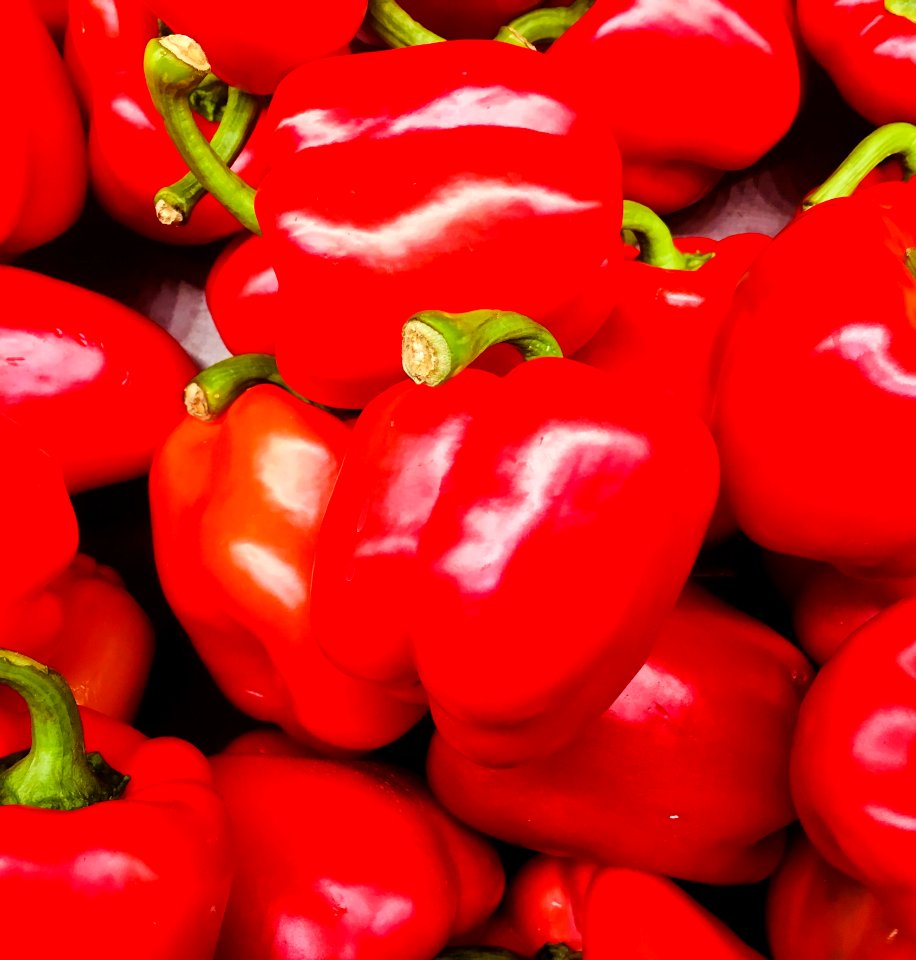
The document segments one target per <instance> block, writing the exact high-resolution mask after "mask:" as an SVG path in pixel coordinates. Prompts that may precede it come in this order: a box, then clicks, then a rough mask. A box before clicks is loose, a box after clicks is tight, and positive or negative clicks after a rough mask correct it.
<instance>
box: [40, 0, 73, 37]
mask: <svg viewBox="0 0 916 960" xmlns="http://www.w3.org/2000/svg"><path fill="white" fill-rule="evenodd" d="M68 4H69V0H31V6H32V9H33V10H34V11H35V12H36V13H37V14H38V16H39V17H41V19H42V21H43V23H44V24H45V26H46V27H47V28H48V30H50V32H51V35H52V36H53V37H54V38H55V39H58V38H59V39H63V36H64V31H65V30H66V28H67V8H68Z"/></svg>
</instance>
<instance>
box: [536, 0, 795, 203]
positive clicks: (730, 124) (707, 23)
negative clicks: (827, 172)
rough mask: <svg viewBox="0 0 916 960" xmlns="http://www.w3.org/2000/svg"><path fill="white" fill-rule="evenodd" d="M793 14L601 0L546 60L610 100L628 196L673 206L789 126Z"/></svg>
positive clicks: (663, 0)
mask: <svg viewBox="0 0 916 960" xmlns="http://www.w3.org/2000/svg"><path fill="white" fill-rule="evenodd" d="M790 17H791V13H790V11H789V8H788V5H787V4H785V3H760V2H758V0H692V2H690V3H679V2H671V0H596V2H595V5H594V6H593V7H592V8H591V10H589V11H588V13H586V14H585V15H584V16H583V17H582V18H581V20H579V22H578V23H576V24H574V25H573V26H572V27H571V28H570V29H569V30H567V32H566V33H565V34H564V35H563V36H562V37H560V38H559V39H558V40H556V41H555V42H554V43H553V45H552V46H551V47H550V50H549V51H548V53H547V57H548V58H550V59H555V60H556V61H557V62H558V63H559V64H560V65H561V66H562V67H563V69H564V70H566V71H567V72H568V73H569V74H570V75H571V76H573V77H576V78H577V80H578V82H579V83H580V84H581V85H582V86H584V87H588V88H589V89H591V90H593V91H595V92H600V93H601V94H602V95H603V96H604V98H605V100H606V102H607V108H608V114H609V116H610V122H611V126H612V129H613V131H614V135H615V136H616V137H617V142H618V144H619V146H620V151H621V153H622V155H623V192H624V196H626V197H627V199H629V200H638V201H639V202H641V203H645V204H647V205H648V206H650V207H651V208H652V209H653V210H655V211H657V212H658V213H666V212H669V211H671V210H677V209H680V208H681V207H686V206H688V205H689V204H691V203H693V202H694V201H696V200H698V199H699V198H700V197H702V196H703V195H704V194H706V193H707V192H708V191H709V190H710V189H711V188H712V187H713V186H714V184H715V183H716V182H717V181H718V180H719V178H720V177H721V175H722V174H723V173H724V172H725V171H726V170H739V169H743V168H744V167H748V166H750V165H751V164H752V163H754V162H755V161H756V160H758V159H760V157H762V156H763V155H764V154H765V153H766V152H767V151H768V150H769V149H770V148H771V147H773V146H774V145H775V144H776V143H777V142H778V141H779V140H780V139H781V138H782V136H783V135H784V134H785V133H786V131H787V130H788V129H789V127H790V125H791V124H792V121H793V120H794V118H795V115H796V113H797V111H798V106H799V101H800V97H801V84H800V77H799V65H798V54H797V52H796V49H795V43H794V39H793V33H792V25H791V21H790ZM724 78H727V80H725V79H724ZM749 91H765V96H764V95H762V94H761V96H760V98H759V99H756V98H755V97H754V95H753V94H749ZM749 98H750V99H749Z"/></svg>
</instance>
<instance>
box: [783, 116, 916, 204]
mask: <svg viewBox="0 0 916 960" xmlns="http://www.w3.org/2000/svg"><path fill="white" fill-rule="evenodd" d="M889 157H900V159H901V161H902V162H903V175H904V179H906V180H909V179H910V177H912V176H913V174H914V173H916V126H914V125H913V124H911V123H888V124H885V126H883V127H878V129H877V130H873V131H872V132H871V133H870V134H869V135H868V136H867V137H866V138H865V139H864V140H863V141H862V142H861V143H860V144H859V145H858V146H857V147H855V148H854V149H853V151H852V153H850V154H849V156H848V157H847V158H846V159H845V160H844V161H843V162H842V163H841V164H840V165H839V166H838V167H837V168H836V170H834V172H833V173H832V174H831V175H830V176H829V177H828V178H827V179H826V180H825V181H824V182H823V183H822V184H821V185H820V186H819V187H818V188H817V189H816V190H813V191H812V192H811V193H809V194H808V196H807V197H805V199H804V200H803V201H802V206H803V207H805V208H806V209H807V208H808V207H813V206H814V205H815V204H818V203H823V202H824V201H825V200H834V199H836V198H837V197H848V196H849V195H850V194H852V193H853V191H854V190H855V189H856V187H857V186H858V185H859V184H860V183H861V182H862V181H863V180H864V179H865V177H866V176H868V174H869V173H871V172H872V170H874V169H875V167H877V166H878V164H880V163H881V162H882V161H884V160H887V159H888V158H889Z"/></svg>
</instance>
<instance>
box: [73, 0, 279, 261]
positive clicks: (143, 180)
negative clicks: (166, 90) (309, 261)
mask: <svg viewBox="0 0 916 960" xmlns="http://www.w3.org/2000/svg"><path fill="white" fill-rule="evenodd" d="M158 35H159V22H158V20H157V19H156V15H155V13H153V12H152V11H151V10H150V9H149V8H148V6H147V5H146V4H145V3H138V2H134V0H70V15H69V20H68V23H67V35H66V44H65V56H66V62H67V67H68V69H69V71H70V74H71V76H72V77H73V80H74V83H75V85H76V88H77V91H78V92H79V95H80V100H81V101H82V105H83V109H84V110H85V112H86V113H87V114H88V123H89V175H90V182H91V186H92V192H93V194H94V195H95V197H96V199H98V201H99V202H100V203H101V205H102V206H103V207H104V208H105V210H106V212H107V213H108V214H110V215H111V216H112V217H113V218H114V219H115V220H117V221H118V223H121V224H123V225H124V226H126V227H128V228H129V229H131V230H133V231H135V232H136V233H139V234H141V235H143V236H145V237H150V238H151V239H153V240H160V241H164V242H166V243H175V244H182V243H209V242H211V241H213V240H218V239H220V238H222V237H227V236H230V235H231V234H233V233H236V232H237V231H238V230H239V225H238V221H236V220H235V218H234V217H232V216H231V215H230V214H228V213H227V212H226V211H225V210H224V209H223V208H222V207H221V206H220V204H219V203H217V202H216V200H214V199H213V198H212V197H206V196H205V197H204V198H203V199H202V200H201V201H200V203H198V204H197V206H196V208H195V209H194V214H193V216H192V217H191V218H190V219H189V220H188V221H187V222H186V223H183V224H182V225H181V226H180V227H177V226H171V227H170V226H166V225H165V224H163V223H160V222H159V220H158V219H157V218H156V213H155V204H154V197H155V194H156V191H157V190H158V189H159V188H160V187H163V186H165V185H166V184H167V183H169V182H170V181H176V180H178V179H179V178H180V177H182V176H184V174H185V173H187V167H186V166H185V165H184V163H183V162H182V160H181V157H180V156H179V155H178V154H177V153H176V151H175V148H174V146H173V145H172V143H171V141H170V140H169V138H168V136H167V134H166V133H165V130H164V127H163V124H162V120H161V118H160V117H159V115H158V113H157V112H156V110H155V108H154V107H153V104H152V102H151V101H150V97H149V92H148V91H147V89H146V83H145V81H144V77H143V50H144V48H145V47H146V43H147V41H148V40H150V38H152V37H156V36H158ZM198 122H199V124H200V127H201V130H203V131H204V134H205V136H206V137H207V138H208V139H210V138H211V137H212V136H213V135H214V133H215V131H216V128H217V125H216V123H214V122H211V121H209V120H206V119H204V118H203V117H201V118H199V120H198ZM263 123H264V121H263V118H262V119H261V120H260V121H259V124H258V126H257V127H256V128H255V131H254V133H253V134H252V136H251V138H250V139H249V141H248V143H247V144H246V146H245V148H244V150H243V151H242V153H241V154H240V156H239V158H238V160H236V162H235V163H234V164H233V169H234V170H235V171H237V172H238V173H240V174H244V176H245V177H246V178H247V179H248V180H249V181H251V182H257V181H258V179H259V177H260V175H261V170H262V168H261V167H260V166H259V165H258V160H257V155H258V152H259V149H260V144H261V143H262V141H263V139H264V138H265V134H264V133H262V132H261V131H262V130H264V129H265V128H264V126H263Z"/></svg>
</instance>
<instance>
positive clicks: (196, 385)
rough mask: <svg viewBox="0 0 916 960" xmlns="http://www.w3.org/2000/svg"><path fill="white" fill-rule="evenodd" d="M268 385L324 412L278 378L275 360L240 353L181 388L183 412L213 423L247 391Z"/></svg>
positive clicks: (312, 401) (270, 357)
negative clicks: (184, 410)
mask: <svg viewBox="0 0 916 960" xmlns="http://www.w3.org/2000/svg"><path fill="white" fill-rule="evenodd" d="M261 383H272V384H274V386H277V387H281V388H282V389H284V390H285V391H286V392H287V393H291V394H292V395H293V396H294V397H296V398H297V399H299V400H301V401H302V402H303V403H308V404H310V405H311V406H313V407H320V408H321V409H322V410H328V409H330V408H329V407H325V406H324V405H323V404H320V403H315V401H314V400H309V399H308V397H303V396H302V394H301V393H296V391H295V390H293V388H292V387H290V386H289V384H288V383H287V382H286V381H285V380H284V379H283V377H281V376H280V372H279V370H278V369H277V358H276V357H275V356H273V355H272V354H269V353H241V354H239V355H238V356H236V357H227V358H226V359H225V360H220V361H219V362H217V363H214V364H213V365H212V366H210V367H207V369H206V370H202V371H201V372H200V373H199V374H197V376H196V377H195V378H194V379H193V380H192V381H191V382H190V383H189V384H188V385H187V386H186V387H185V388H184V405H185V409H186V410H187V411H188V413H189V414H190V415H191V416H192V417H196V418H197V419H198V420H214V419H215V418H216V417H218V416H219V415H220V414H221V413H223V412H224V411H225V410H227V409H228V408H229V407H230V406H231V405H232V404H233V403H234V402H235V400H236V399H237V398H238V397H240V396H241V395H242V394H243V393H244V392H245V391H246V390H247V389H248V388H249V387H255V386H257V385H258V384H261Z"/></svg>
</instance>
